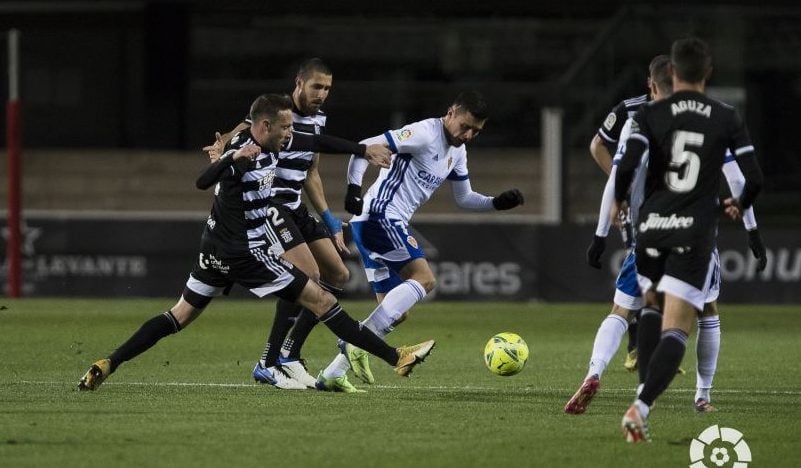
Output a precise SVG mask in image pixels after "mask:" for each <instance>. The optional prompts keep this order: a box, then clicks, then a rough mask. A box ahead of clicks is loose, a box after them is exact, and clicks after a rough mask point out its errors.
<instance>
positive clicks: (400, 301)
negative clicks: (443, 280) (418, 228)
mask: <svg viewBox="0 0 801 468" xmlns="http://www.w3.org/2000/svg"><path fill="white" fill-rule="evenodd" d="M351 231H352V233H353V240H354V243H355V244H356V246H357V248H358V249H359V253H360V255H361V259H362V263H363V264H364V269H365V274H366V276H367V279H368V281H370V285H371V287H372V288H373V291H374V292H375V293H376V296H377V298H378V299H379V301H380V302H379V305H378V307H377V308H376V309H375V310H374V311H373V312H372V313H371V314H370V315H369V316H368V317H367V318H366V319H365V320H363V321H362V325H364V326H365V327H367V328H369V329H370V330H372V331H373V332H374V333H375V334H376V335H378V336H380V337H384V336H386V334H388V333H389V332H391V331H392V330H393V328H394V327H395V325H397V324H398V323H400V322H402V321H403V320H404V319H405V316H406V313H407V312H408V311H409V309H410V308H411V307H412V306H414V304H416V303H417V302H419V301H420V300H422V299H423V298H424V297H425V295H426V294H427V293H428V292H429V291H431V290H432V289H433V288H434V285H435V280H434V274H433V272H432V271H431V268H430V267H429V265H428V262H427V261H426V260H425V256H424V253H423V251H422V249H420V248H419V246H418V245H417V242H416V241H415V240H414V238H412V237H411V236H410V235H409V233H408V230H407V227H406V226H405V225H404V224H403V223H400V222H393V221H390V220H369V221H364V222H352V223H351ZM339 346H340V355H338V356H337V357H335V358H334V360H333V361H332V362H331V364H329V365H328V367H326V369H325V370H324V371H323V372H322V374H321V377H322V378H324V379H332V378H340V377H342V376H344V375H345V374H346V373H347V371H348V369H349V368H350V369H352V370H353V372H354V374H355V375H356V376H357V377H358V378H359V379H360V380H362V381H363V382H365V383H368V384H372V383H374V382H375V379H374V377H373V374H372V372H371V370H370V364H369V359H368V356H367V355H366V354H365V353H364V352H363V351H362V350H360V349H359V348H358V347H357V346H353V343H347V342H344V343H342V342H341V343H339Z"/></svg>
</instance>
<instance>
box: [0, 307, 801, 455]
mask: <svg viewBox="0 0 801 468" xmlns="http://www.w3.org/2000/svg"><path fill="white" fill-rule="evenodd" d="M0 305H2V306H3V308H0V350H2V360H0V369H1V371H0V465H1V466H4V467H5V466H8V467H18V466H37V467H38V466H59V467H65V466H91V467H98V466H99V467H105V466H108V467H112V466H113V467H126V466H138V467H142V466H148V467H150V466H193V467H197V466H279V467H284V466H290V467H306V466H309V467H315V466H332V467H338V466H343V467H361V466H375V467H400V466H409V467H411V466H413V467H429V466H432V467H434V466H452V467H472V466H537V467H538V466H542V467H557V466H559V467H573V466H579V467H583V466H588V467H607V466H608V467H623V466H648V467H649V468H655V467H663V466H664V467H676V466H688V465H689V464H690V456H689V447H690V443H691V441H692V439H693V438H694V437H697V436H698V435H699V434H700V433H701V432H702V431H703V430H704V429H705V428H707V427H708V426H711V425H714V424H717V425H719V426H720V427H729V428H734V429H737V430H738V431H741V432H742V433H743V434H744V440H745V441H746V442H747V443H748V445H749V447H750V450H751V453H752V458H753V461H752V463H751V464H750V465H749V466H765V467H780V466H787V467H790V466H799V461H798V456H799V454H801V442H799V438H798V437H799V436H798V434H799V429H801V424H800V423H799V420H801V410H800V409H799V400H800V399H801V359H800V358H801V347H800V346H799V336H801V308H799V307H797V306H786V307H779V306H757V305H745V306H734V305H726V304H723V305H722V307H721V321H722V329H723V345H722V350H721V358H720V362H719V366H718V373H717V377H716V380H715V390H714V392H713V403H714V404H715V405H716V406H717V407H718V408H719V411H717V412H715V413H709V414H695V412H694V411H693V409H692V398H693V392H694V386H695V375H694V374H695V351H694V349H695V337H694V333H693V336H691V339H690V343H691V344H690V346H689V348H688V353H687V355H686V356H685V359H684V363H683V367H684V368H685V369H687V371H688V372H687V375H679V376H677V377H676V379H675V380H674V381H673V384H672V386H671V388H670V389H669V390H668V391H667V392H666V393H665V394H664V395H663V396H662V397H661V398H660V399H659V400H658V401H657V404H656V406H655V408H654V411H653V413H652V416H651V431H652V434H653V442H652V443H650V444H640V445H636V446H633V445H630V444H627V443H625V441H624V439H623V436H622V433H621V430H620V419H621V416H622V414H623V412H624V411H625V410H626V408H627V407H628V405H629V404H630V403H631V401H632V398H633V391H634V390H633V389H634V387H635V383H636V376H635V375H634V374H632V373H629V372H627V371H626V370H625V369H624V368H623V366H622V362H623V357H624V350H623V349H621V351H619V352H618V354H617V355H616V356H615V358H614V360H613V362H612V363H611V366H610V368H609V369H608V370H607V372H606V374H605V375H604V377H603V380H602V386H601V390H600V392H599V393H598V394H597V395H596V397H595V399H594V401H593V403H592V405H591V406H590V408H589V410H588V412H587V413H586V414H585V415H582V416H569V415H565V414H564V413H563V412H562V408H563V406H564V404H565V402H566V401H567V400H568V399H569V398H570V396H571V395H572V394H573V392H574V391H575V389H576V388H577V387H578V385H579V384H580V383H581V381H582V379H583V378H584V374H585V372H586V366H587V361H588V359H589V354H590V350H591V347H592V341H593V338H594V335H595V331H596V328H597V326H598V324H599V323H600V321H601V320H602V318H603V317H604V316H605V315H606V313H607V312H608V305H607V304H513V303H441V302H436V301H433V302H430V303H424V304H420V305H418V306H417V307H416V308H415V309H414V311H413V313H412V315H411V316H410V318H409V320H408V321H407V322H406V323H404V324H403V325H401V326H399V327H398V329H397V330H396V331H395V332H394V333H392V334H391V335H389V337H388V341H389V342H390V343H392V344H396V345H399V344H411V343H416V342H419V341H422V340H424V339H428V338H435V339H436V340H437V347H436V349H435V350H434V352H433V353H432V355H431V356H430V357H429V359H428V360H426V362H425V363H424V364H422V365H421V366H419V367H418V368H417V369H416V370H415V372H414V374H413V376H412V377H411V378H409V379H403V378H400V377H396V376H395V375H394V373H393V372H392V369H391V368H390V367H389V366H387V365H385V364H384V363H382V362H381V361H379V360H378V359H376V358H373V359H372V361H371V362H372V364H373V370H374V373H375V375H376V379H377V383H376V385H373V386H370V387H367V386H365V385H361V384H360V383H358V382H356V381H355V379H354V378H353V377H352V376H351V377H350V378H351V381H352V382H353V383H354V384H357V385H358V386H360V387H363V388H366V389H367V390H368V393H365V394H340V393H336V394H335V393H324V392H318V391H313V390H309V391H285V390H277V389H274V388H272V387H268V386H262V385H257V384H256V383H254V382H253V380H252V378H251V375H250V372H251V369H252V367H253V364H254V363H255V361H256V360H257V358H258V357H259V356H260V354H261V350H262V346H263V342H264V339H265V337H266V335H267V331H268V328H269V325H270V323H271V321H272V315H273V314H272V311H273V307H274V302H273V301H272V300H266V301H257V300H219V301H217V302H216V303H214V304H212V306H211V307H210V308H209V310H207V311H206V312H205V314H204V316H203V317H201V318H200V319H199V320H198V321H197V322H196V323H194V324H193V325H192V326H191V327H189V328H187V329H186V330H184V331H182V332H181V333H179V334H177V335H174V336H170V337H168V338H166V339H164V340H162V341H161V342H160V343H159V344H157V345H156V346H155V347H154V348H152V349H151V350H150V351H148V352H146V353H145V354H143V355H141V356H139V357H138V358H137V359H135V360H133V361H131V362H129V363H126V364H124V365H123V366H122V367H120V369H119V370H118V371H117V373H115V374H114V375H112V376H111V377H110V378H109V379H108V380H107V381H106V383H105V384H103V386H102V387H101V388H100V389H99V390H98V391H96V392H78V391H77V389H76V384H77V382H78V379H79V378H80V377H81V375H83V373H84V372H85V371H86V369H87V368H88V366H89V365H90V364H91V363H92V362H93V361H94V360H96V359H97V358H100V357H103V356H105V355H107V354H108V353H109V352H110V351H111V350H112V349H113V348H114V347H115V346H117V345H119V344H120V343H121V342H122V341H123V340H125V339H127V337H128V336H129V335H130V334H131V333H132V332H133V331H134V330H136V329H137V328H138V327H139V325H140V324H141V323H142V322H143V321H145V320H146V319H148V318H150V317H152V316H153V315H155V314H157V313H159V312H160V311H163V310H166V308H167V307H169V306H171V305H172V301H170V300H149V299H148V300H144V299H140V300H75V299H68V300H39V299H25V300H10V299H2V300H0ZM344 305H345V307H346V308H347V309H348V311H349V313H350V314H351V315H353V316H354V317H357V318H362V317H364V316H366V315H367V314H368V313H369V311H370V310H371V308H372V305H371V304H370V303H367V302H348V301H346V302H345V303H344ZM501 331H512V332H515V333H518V334H520V335H521V336H522V337H523V338H524V339H525V340H526V341H527V342H528V344H529V347H530V349H531V357H530V359H529V362H528V364H527V365H526V368H525V369H524V370H523V372H522V373H521V374H519V375H517V376H514V377H497V376H494V375H492V374H491V373H490V372H489V371H488V370H487V369H486V368H485V367H484V363H483V360H482V351H483V348H484V344H485V342H486V341H487V340H488V339H489V338H490V337H491V336H492V335H493V334H495V333H497V332H501ZM334 343H335V339H334V337H333V335H332V334H331V332H330V331H328V330H327V329H326V328H325V327H324V326H320V327H317V328H316V329H315V330H314V332H313V333H312V335H311V336H310V338H309V341H308V342H307V345H306V347H305V349H304V356H305V357H306V359H307V363H308V365H309V368H310V372H311V373H313V374H314V375H316V373H317V372H318V371H319V369H320V368H322V367H323V366H325V365H326V364H327V363H328V362H329V360H330V358H332V357H333V356H334V353H335V351H336V349H335V346H334ZM624 347H625V346H624ZM729 447H731V446H729ZM729 454H730V455H731V456H730V460H729V462H728V463H726V464H724V465H721V466H725V467H729V466H732V463H733V461H734V459H733V458H734V452H733V451H732V450H729ZM707 466H710V467H712V466H717V465H714V464H712V462H710V461H708V459H707Z"/></svg>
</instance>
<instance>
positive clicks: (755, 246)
mask: <svg viewBox="0 0 801 468" xmlns="http://www.w3.org/2000/svg"><path fill="white" fill-rule="evenodd" d="M748 247H750V248H751V252H753V254H754V257H755V258H756V259H757V267H756V269H757V271H762V270H764V269H765V267H766V266H768V255H767V252H766V251H765V243H764V242H762V236H761V235H760V234H759V229H753V230H751V231H748Z"/></svg>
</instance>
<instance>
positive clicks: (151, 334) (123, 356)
mask: <svg viewBox="0 0 801 468" xmlns="http://www.w3.org/2000/svg"><path fill="white" fill-rule="evenodd" d="M180 330H181V326H180V325H179V324H178V320H177V319H176V318H175V317H174V316H173V315H172V312H171V311H169V310H168V311H166V312H164V313H162V314H159V315H157V316H155V317H153V318H151V319H150V320H148V321H147V322H145V323H143V324H142V326H141V327H139V330H137V331H136V333H134V334H133V335H131V337H130V338H128V341H126V342H125V343H123V344H122V346H120V347H119V348H117V349H116V350H114V352H113V353H111V356H109V357H108V358H109V360H111V372H114V371H115V370H117V367H119V365H120V364H122V363H123V362H125V361H130V360H131V359H133V358H135V357H136V356H139V355H140V354H142V353H144V352H145V351H147V350H148V349H150V348H151V347H152V346H153V345H154V344H156V343H157V342H158V341H159V340H160V339H162V338H164V337H165V336H168V335H172V334H173V333H177V332H179V331H180Z"/></svg>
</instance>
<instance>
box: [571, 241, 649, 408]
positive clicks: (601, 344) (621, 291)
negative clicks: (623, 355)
mask: <svg viewBox="0 0 801 468" xmlns="http://www.w3.org/2000/svg"><path fill="white" fill-rule="evenodd" d="M634 263H635V257H634V253H633V252H630V253H629V255H628V256H627V257H626V259H625V260H624V261H623V264H622V266H621V269H620V273H619V274H618V277H617V281H616V283H615V298H614V304H613V305H612V311H611V312H610V314H609V315H607V316H606V318H604V320H603V321H602V322H601V324H600V326H599V327H598V331H597V332H596V333H595V341H594V342H593V346H592V355H591V356H590V363H589V366H588V370H587V375H586V376H585V377H584V381H583V382H582V384H581V386H580V387H579V388H578V390H576V393H575V394H573V397H571V398H570V400H568V402H567V403H566V404H565V407H564V411H565V413H567V414H583V413H584V412H585V411H586V410H587V407H588V406H589V404H590V402H591V401H592V398H593V397H594V396H595V394H596V393H597V391H598V389H599V388H600V384H601V376H602V375H603V372H604V371H605V370H606V368H607V366H608V365H609V361H610V360H611V359H612V357H613V356H614V355H615V353H616V352H617V350H618V348H619V347H620V342H621V341H622V340H623V335H624V334H625V333H626V329H627V326H628V320H629V318H630V317H631V316H632V315H633V312H632V311H634V310H637V309H639V308H640V307H642V295H641V293H640V287H639V285H638V284H637V270H636V268H635V265H634Z"/></svg>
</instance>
